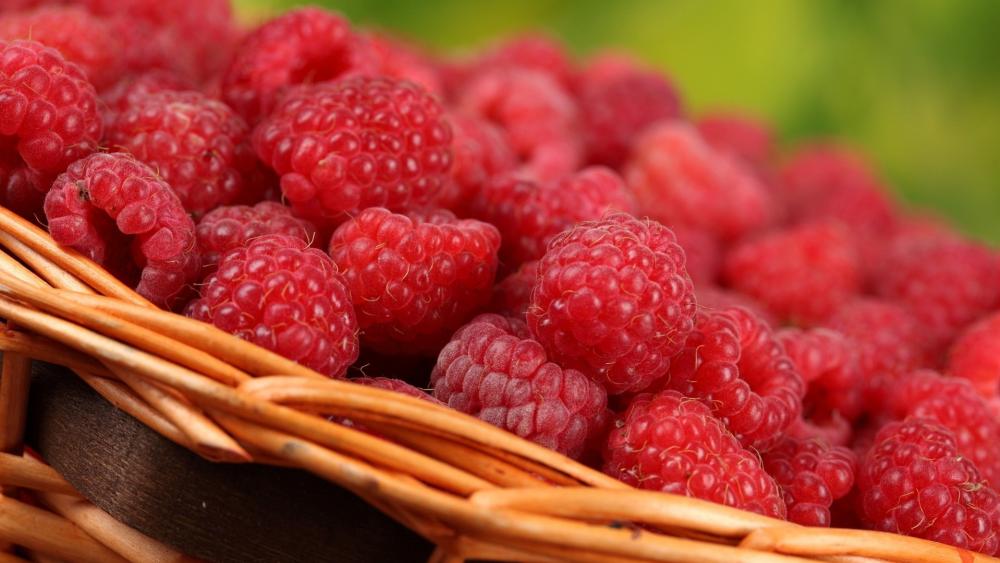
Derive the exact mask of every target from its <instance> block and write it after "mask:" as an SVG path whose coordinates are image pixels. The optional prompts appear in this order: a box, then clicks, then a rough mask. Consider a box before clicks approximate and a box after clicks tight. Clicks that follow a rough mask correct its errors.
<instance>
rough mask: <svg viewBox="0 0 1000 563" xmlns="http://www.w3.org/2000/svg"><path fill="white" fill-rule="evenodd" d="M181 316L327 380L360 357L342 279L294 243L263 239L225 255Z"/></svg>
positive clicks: (314, 252)
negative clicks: (213, 328) (218, 330)
mask: <svg viewBox="0 0 1000 563" xmlns="http://www.w3.org/2000/svg"><path fill="white" fill-rule="evenodd" d="M186 314H187V315H188V316H189V317H192V318H195V319H198V320H200V321H204V322H207V323H211V324H213V325H215V326H217V327H218V328H220V329H222V330H224V331H226V332H228V333H230V334H234V335H236V336H238V337H240V338H242V339H244V340H247V341H250V342H253V343H254V344H257V345H258V346H263V347H264V348H267V349H268V350H271V351H272V352H275V353H277V354H281V355H282V356H284V357H286V358H288V359H290V360H294V361H296V362H299V363H300V364H302V365H304V366H307V367H309V368H312V369H314V370H316V371H318V372H320V373H322V374H325V375H327V376H330V377H341V376H343V375H344V372H345V370H346V369H347V366H349V365H351V364H352V363H353V362H354V360H356V359H357V357H358V334H357V333H358V323H357V320H356V318H355V316H354V307H353V306H352V305H351V294H350V291H349V290H348V288H347V284H346V283H345V281H344V278H343V277H341V275H340V274H339V273H337V265H336V264H334V263H333V261H332V260H330V258H329V257H328V256H327V255H326V254H324V253H323V251H321V250H318V249H315V248H309V247H308V245H307V243H305V242H303V241H302V240H300V239H298V238H295V237H289V236H285V235H264V236H262V237H259V238H255V239H253V240H251V241H249V242H248V243H247V244H246V245H245V246H242V247H239V248H236V249H233V250H230V251H229V252H227V253H226V254H224V255H223V256H222V259H221V260H220V261H219V269H218V270H217V271H216V272H215V273H214V274H212V275H211V276H209V277H208V279H207V280H206V281H205V284H204V285H203V287H202V288H201V297H199V298H198V299H196V300H194V301H192V302H191V304H190V305H188V309H187V311H186Z"/></svg>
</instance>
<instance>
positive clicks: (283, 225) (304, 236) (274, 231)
mask: <svg viewBox="0 0 1000 563" xmlns="http://www.w3.org/2000/svg"><path fill="white" fill-rule="evenodd" d="M197 235H198V249H199V251H200V252H201V264H202V268H203V271H204V272H205V273H211V272H214V271H215V267H216V266H217V265H218V263H219V259H220V258H221V257H222V255H224V254H225V253H227V252H229V251H230V250H232V249H234V248H240V247H242V246H243V245H245V244H246V243H247V241H250V240H253V239H255V238H257V237H261V236H264V235H285V236H289V237H293V238H297V239H299V240H301V241H303V242H306V243H310V242H312V240H313V238H315V236H316V228H315V227H313V226H312V225H311V224H310V223H309V222H308V221H306V220H304V219H299V218H297V217H295V216H293V215H292V212H291V210H290V209H288V208H287V207H285V206H284V205H281V204H280V203H276V202H273V201H262V202H260V203H258V204H257V205H255V206H253V207H250V206H248V205H233V206H230V207H217V208H215V209H214V210H212V211H209V212H208V213H206V214H205V216H204V217H202V218H201V220H200V221H198V228H197Z"/></svg>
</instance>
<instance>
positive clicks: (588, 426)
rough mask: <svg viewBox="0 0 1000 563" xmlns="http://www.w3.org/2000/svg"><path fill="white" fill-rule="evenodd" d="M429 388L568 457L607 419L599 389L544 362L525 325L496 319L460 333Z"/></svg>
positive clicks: (598, 434) (596, 435) (486, 318)
mask: <svg viewBox="0 0 1000 563" xmlns="http://www.w3.org/2000/svg"><path fill="white" fill-rule="evenodd" d="M431 384H432V385H433V386H434V396H435V397H436V398H438V399H439V400H441V401H443V402H445V403H447V405H448V406H449V407H451V408H453V409H456V410H459V411H462V412H464V413H468V414H471V415H473V416H477V417H479V418H481V419H482V420H485V421H486V422H489V423H490V424H493V425H495V426H499V427H500V428H504V429H506V430H508V431H510V432H513V433H514V434H517V435H518V436H521V437H522V438H526V439H528V440H531V441H533V442H536V443H538V444H541V445H543V446H546V447H548V448H550V449H553V450H555V451H558V452H560V453H563V454H566V455H568V456H570V457H573V458H578V457H580V456H581V455H582V454H584V453H585V452H586V450H588V449H589V448H591V447H592V446H594V445H595V444H594V442H595V441H596V440H599V439H601V438H602V433H603V431H604V429H605V427H606V425H607V421H608V419H609V415H610V412H609V411H608V409H607V394H606V393H605V392H604V389H602V388H601V387H600V386H599V385H597V384H596V383H594V382H593V381H591V380H590V379H588V378H587V377H586V376H585V375H583V374H582V373H580V372H578V371H576V370H573V369H565V368H562V367H560V366H559V365H557V364H555V363H553V362H551V361H549V357H548V356H547V355H546V353H545V350H544V349H543V348H542V346H541V344H539V343H538V342H536V341H535V340H533V339H532V338H531V337H530V336H529V335H528V331H527V329H526V328H525V326H524V323H523V322H521V321H519V320H516V319H510V318H505V317H501V316H500V315H494V314H483V315H479V316H478V317H476V318H475V319H473V320H472V321H471V322H470V323H469V324H467V325H465V326H464V327H462V328H461V329H459V330H458V331H457V332H456V333H455V335H454V336H453V337H452V339H451V342H449V343H448V344H447V345H446V346H445V347H444V349H443V350H441V353H440V354H439V355H438V361H437V365H436V366H435V367H434V371H433V372H432V374H431Z"/></svg>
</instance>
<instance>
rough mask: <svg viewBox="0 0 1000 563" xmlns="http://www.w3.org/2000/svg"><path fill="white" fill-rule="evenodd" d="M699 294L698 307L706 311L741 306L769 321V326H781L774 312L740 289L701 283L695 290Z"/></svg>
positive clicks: (766, 321)
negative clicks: (735, 289) (740, 291)
mask: <svg viewBox="0 0 1000 563" xmlns="http://www.w3.org/2000/svg"><path fill="white" fill-rule="evenodd" d="M695 294H696V295H697V301H698V308H699V309H702V310H705V311H721V310H723V309H731V308H733V307H740V308H742V309H746V310H747V311H750V312H751V313H753V314H754V315H755V316H756V317H757V318H758V319H760V320H762V321H764V322H765V323H767V325H768V326H772V327H777V326H780V323H779V322H778V319H776V318H774V314H773V313H771V312H770V311H768V310H767V309H765V308H764V306H763V305H761V304H760V302H758V301H756V300H755V299H754V298H753V297H750V296H749V295H744V294H742V293H739V292H738V291H733V290H731V289H724V288H721V287H717V286H714V285H701V286H698V287H697V288H696V290H695Z"/></svg>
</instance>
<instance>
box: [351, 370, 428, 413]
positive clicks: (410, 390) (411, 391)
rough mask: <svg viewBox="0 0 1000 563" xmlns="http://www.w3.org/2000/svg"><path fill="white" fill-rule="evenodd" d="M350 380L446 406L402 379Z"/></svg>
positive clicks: (372, 378)
mask: <svg viewBox="0 0 1000 563" xmlns="http://www.w3.org/2000/svg"><path fill="white" fill-rule="evenodd" d="M351 382H352V383H358V384H360V385H364V386H366V387H377V388H379V389H385V390H387V391H395V392H396V393H400V394H403V395H407V396H409V397H415V398H417V399H422V400H424V401H427V402H429V403H434V404H435V405H441V406H443V407H444V406H447V405H445V404H444V403H442V402H441V401H439V400H437V399H436V398H435V397H434V396H433V395H430V394H428V393H427V392H426V391H424V390H423V389H417V388H416V387H414V386H412V385H410V384H409V383H407V382H405V381H403V380H402V379H395V378H392V377H358V378H356V379H352V380H351Z"/></svg>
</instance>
